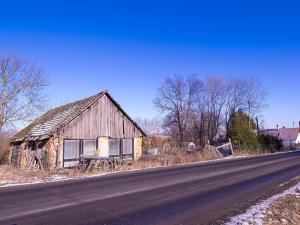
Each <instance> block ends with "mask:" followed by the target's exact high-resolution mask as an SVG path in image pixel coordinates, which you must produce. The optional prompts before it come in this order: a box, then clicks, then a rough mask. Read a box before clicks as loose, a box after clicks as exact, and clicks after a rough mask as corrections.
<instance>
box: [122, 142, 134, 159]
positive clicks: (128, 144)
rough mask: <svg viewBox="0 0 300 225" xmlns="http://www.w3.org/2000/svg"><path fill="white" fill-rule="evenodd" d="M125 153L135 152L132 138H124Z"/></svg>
mask: <svg viewBox="0 0 300 225" xmlns="http://www.w3.org/2000/svg"><path fill="white" fill-rule="evenodd" d="M122 141H123V154H124V155H132V154H133V143H132V139H131V138H127V139H123V140H122Z"/></svg>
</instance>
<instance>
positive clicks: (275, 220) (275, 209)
mask: <svg viewBox="0 0 300 225" xmlns="http://www.w3.org/2000/svg"><path fill="white" fill-rule="evenodd" d="M298 193H299V191H298ZM264 224H265V225H282V224H290V225H298V224H300V198H297V196H296V195H287V196H286V197H284V198H282V199H280V200H279V201H278V202H277V203H276V204H274V205H273V206H272V207H271V208H270V209H269V210H268V212H267V216H266V218H265V222H264Z"/></svg>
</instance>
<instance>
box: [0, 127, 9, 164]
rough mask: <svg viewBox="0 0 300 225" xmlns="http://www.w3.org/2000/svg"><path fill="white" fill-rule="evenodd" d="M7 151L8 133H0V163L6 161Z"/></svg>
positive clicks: (5, 162)
mask: <svg viewBox="0 0 300 225" xmlns="http://www.w3.org/2000/svg"><path fill="white" fill-rule="evenodd" d="M9 151H10V145H9V135H7V134H6V133H0V165H2V164H7V163H8V161H9V159H8V157H9Z"/></svg>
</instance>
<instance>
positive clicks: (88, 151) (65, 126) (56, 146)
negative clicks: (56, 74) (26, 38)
mask: <svg viewBox="0 0 300 225" xmlns="http://www.w3.org/2000/svg"><path fill="white" fill-rule="evenodd" d="M143 136H145V133H144V132H143V130H142V129H141V128H140V127H139V126H138V125H137V124H136V123H135V122H134V121H133V120H132V119H131V118H130V117H129V116H128V115H127V113H126V112H125V111H124V110H123V109H122V108H121V106H120V105H119V104H118V103H117V102H116V101H115V100H114V99H113V98H112V97H111V95H110V94H109V93H108V92H107V91H104V92H100V93H98V94H96V95H94V96H91V97H88V98H85V99H82V100H79V101H75V102H72V103H69V104H66V105H63V106H60V107H58V108H55V109H52V110H50V111H48V112H46V113H45V114H44V115H42V116H41V117H39V118H38V119H36V120H35V121H34V122H33V123H31V124H30V125H28V126H27V127H26V128H24V129H23V130H21V131H20V132H19V133H17V134H16V135H15V136H14V137H13V138H12V140H11V145H12V152H11V163H12V164H13V165H14V166H17V167H26V166H28V165H29V164H30V163H32V160H33V158H34V157H35V156H36V153H38V152H42V156H43V157H44V159H45V160H44V161H47V163H48V166H49V167H50V168H53V167H60V168H62V167H72V166H76V165H78V164H79V162H80V157H81V156H85V155H87V156H97V157H118V158H131V159H134V160H137V159H139V158H140V157H141V154H142V137H143Z"/></svg>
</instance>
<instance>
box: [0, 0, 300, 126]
mask: <svg viewBox="0 0 300 225" xmlns="http://www.w3.org/2000/svg"><path fill="white" fill-rule="evenodd" d="M8 2H9V3H8ZM0 5H1V14H0V53H7V52H9V53H13V54H18V55H21V56H23V57H29V58H31V59H33V60H36V61H37V62H39V63H40V64H42V65H43V66H44V67H45V69H46V71H47V73H48V75H49V79H50V86H49V87H48V88H47V90H46V92H47V94H48V96H49V105H50V106H51V107H52V106H58V105H60V104H63V103H66V102H68V101H72V100H75V99H79V98H83V97H86V96H89V95H93V94H95V93H97V92H99V91H100V90H103V89H107V90H109V91H110V93H111V94H112V95H113V96H114V98H115V99H116V100H117V101H118V102H119V103H120V104H121V105H122V106H123V108H124V109H125V110H126V111H127V112H128V113H129V114H130V115H131V116H132V117H133V118H135V117H148V118H151V117H153V116H155V115H156V111H155V109H154V108H153V104H152V100H153V98H154V96H155V93H156V89H157V87H158V86H159V84H160V83H161V82H162V81H163V79H164V78H165V77H166V76H169V75H173V74H175V73H177V74H183V75H190V74H194V73H195V74H197V75H198V76H199V77H200V78H201V77H205V76H206V75H211V74H218V75H225V76H248V75H251V76H256V77H258V78H259V79H260V80H261V81H262V83H263V85H264V86H265V88H266V90H267V92H268V98H267V99H268V105H269V106H268V108H267V109H266V110H265V112H264V115H265V120H266V125H267V127H275V125H276V124H279V125H281V126H283V125H285V126H292V124H293V121H295V123H296V124H297V121H299V120H300V104H299V103H298V101H299V97H300V94H299V85H300V66H299V65H300V29H299V24H300V13H299V11H300V3H297V1H264V2H262V1H255V0H252V1H230V0H228V1H206V3H205V2H204V1H187V0H186V1H175V0H173V1H162V0H161V1H87V0H86V1H81V2H80V1H64V2H63V3H61V2H60V1H49V2H46V1H44V2H43V3H41V2H40V1H26V2H25V1H24V2H23V3H22V2H21V1H20V2H18V1H13V2H12V1H7V2H2V1H1V4H0Z"/></svg>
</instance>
